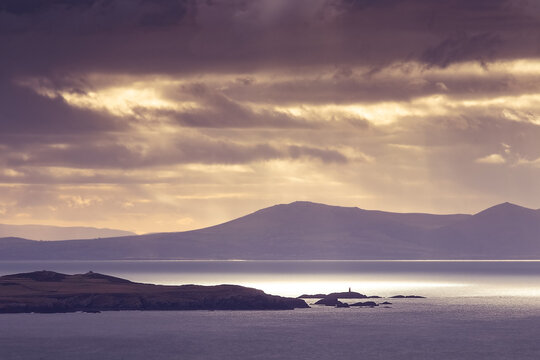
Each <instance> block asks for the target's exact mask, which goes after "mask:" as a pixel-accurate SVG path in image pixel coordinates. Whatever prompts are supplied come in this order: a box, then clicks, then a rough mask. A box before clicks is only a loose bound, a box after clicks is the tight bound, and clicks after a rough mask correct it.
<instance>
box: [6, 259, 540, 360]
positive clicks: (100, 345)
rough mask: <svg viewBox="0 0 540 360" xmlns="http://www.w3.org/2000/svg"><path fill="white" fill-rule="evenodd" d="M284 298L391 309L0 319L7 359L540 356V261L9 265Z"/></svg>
mask: <svg viewBox="0 0 540 360" xmlns="http://www.w3.org/2000/svg"><path fill="white" fill-rule="evenodd" d="M43 269H47V270H55V271H60V272H65V273H80V272H86V271H89V270H92V271H98V272H103V273H107V274H112V275H116V276H121V277H125V278H128V279H131V280H135V281H144V282H153V283H161V284H183V283H199V284H219V283H235V284H242V285H248V286H254V287H257V288H261V289H264V290H266V291H267V292H270V293H274V294H279V295H291V296H297V295H299V294H301V293H304V292H308V293H310V292H311V293H313V292H330V291H335V290H339V291H344V290H347V288H348V287H349V286H350V287H352V288H353V290H356V291H359V292H363V293H367V294H368V295H375V294H376V295H382V296H389V295H395V294H398V293H404V294H418V295H424V296H428V298H427V299H392V300H391V301H392V303H393V304H392V305H391V307H389V308H385V307H382V306H381V307H378V308H373V309H359V308H351V309H335V308H328V307H319V306H314V307H313V308H311V309H301V310H294V311H253V312H244V311H193V312H189V311H185V312H182V311H171V312H104V313H101V314H81V313H75V314H8V315H0V359H2V360H4V359H5V360H11V359H30V360H31V359H59V360H63V359H75V358H76V359H130V360H131V359H134V360H138V359H187V360H190V359H299V360H302V359H309V360H314V359H321V360H326V359H360V358H363V359H442V360H447V359H448V360H449V359H535V360H536V359H540V342H539V341H538V339H540V262H495V261H494V262H447V261H445V262H409V261H407V262H387V261H386V262H379V261H376V262H366V261H339V262H336V261H323V262H321V261H302V262H291V261H278V262H276V261H266V262H260V261H212V262H208V261H158V262H156V261H144V262H140V261H121V262H25V263H20V262H2V263H0V274H2V275H3V274H8V273H15V272H23V271H33V270H43Z"/></svg>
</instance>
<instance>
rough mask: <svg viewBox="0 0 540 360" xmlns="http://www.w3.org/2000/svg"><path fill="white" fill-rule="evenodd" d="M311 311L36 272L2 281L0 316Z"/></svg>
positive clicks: (235, 294)
mask: <svg viewBox="0 0 540 360" xmlns="http://www.w3.org/2000/svg"><path fill="white" fill-rule="evenodd" d="M308 307H309V306H308V305H307V304H306V302H305V301H304V300H302V299H295V298H286V297H281V296H275V295H268V294H266V293H264V292H263V291H261V290H257V289H252V288H247V287H243V286H237V285H216V286H200V285H181V286H166V285H153V284H142V283H135V282H131V281H129V280H125V279H121V278H117V277H113V276H108V275H103V274H99V273H94V272H88V273H86V274H76V275H66V274H61V273H57V272H53V271H36V272H30V273H22V274H14V275H6V276H2V277H0V313H30V312H36V313H65V312H76V311H84V312H100V311H109V310H292V309H295V308H308Z"/></svg>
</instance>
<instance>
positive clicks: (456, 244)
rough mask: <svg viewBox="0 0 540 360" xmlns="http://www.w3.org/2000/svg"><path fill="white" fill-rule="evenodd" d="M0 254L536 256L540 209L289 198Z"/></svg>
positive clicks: (2, 248)
mask: <svg viewBox="0 0 540 360" xmlns="http://www.w3.org/2000/svg"><path fill="white" fill-rule="evenodd" d="M0 259H4V260H30V259H34V260H38V259H43V260H45V259H47V260H61V259H62V260H63V259H66V260H68V259H69V260H117V259H123V260H127V259H148V260H151V259H269V260H273V259H290V260H293V259H306V260H307V259H326V260H338V259H343V260H348V259H350V260H352V259H359V260H360V259H373V260H377V259H540V210H533V209H528V208H524V207H521V206H518V205H514V204H510V203H503V204H499V205H496V206H493V207H490V208H488V209H486V210H483V211H481V212H479V213H477V214H474V215H467V214H454V215H433V214H421V213H392V212H383V211H374V210H363V209H359V208H356V207H339V206H329V205H324V204H317V203H311V202H293V203H290V204H281V205H275V206H272V207H269V208H265V209H262V210H259V211H256V212H254V213H252V214H249V215H246V216H243V217H240V218H238V219H235V220H232V221H229V222H226V223H223V224H220V225H216V226H212V227H208V228H204V229H199V230H192V231H185V232H172V233H158V234H147V235H136V236H123V237H113V238H100V239H88V240H64V241H54V242H46V241H41V242H40V241H32V240H26V239H20V238H14V237H10V238H3V239H0Z"/></svg>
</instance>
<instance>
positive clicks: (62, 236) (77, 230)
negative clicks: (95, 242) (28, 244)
mask: <svg viewBox="0 0 540 360" xmlns="http://www.w3.org/2000/svg"><path fill="white" fill-rule="evenodd" d="M132 235H135V233H132V232H131V231H124V230H116V229H106V228H104V229H98V228H93V227H83V226H69V227H64V226H49V225H6V224H0V238H3V237H19V238H24V239H29V240H47V241H51V240H77V239H95V238H108V237H114V236H132Z"/></svg>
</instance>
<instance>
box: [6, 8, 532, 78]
mask: <svg viewBox="0 0 540 360" xmlns="http://www.w3.org/2000/svg"><path fill="white" fill-rule="evenodd" d="M17 4H18V2H17V1H15V0H13V1H7V2H5V3H4V5H3V7H2V8H1V9H0V24H2V25H0V29H1V30H0V32H1V33H0V41H1V43H2V45H3V46H2V52H3V53H4V54H7V56H3V57H2V59H1V60H0V64H1V65H2V67H3V68H4V69H7V71H12V72H13V71H17V72H19V73H25V72H27V73H28V72H30V73H32V72H38V73H45V74H49V75H50V74H54V73H55V72H66V71H67V72H69V71H79V72H86V71H90V72H95V71H101V72H109V71H124V72H129V73H156V72H162V73H167V72H171V71H174V72H180V73H186V72H200V71H205V70H206V71H211V72H216V71H218V72H219V71H225V70H226V69H229V70H234V71H237V72H239V71H248V72H249V71H254V70H257V69H260V68H275V67H284V66H285V67H286V66H316V65H321V64H323V65H328V64H335V65H347V64H348V65H354V64H361V65H367V66H371V67H373V68H374V69H377V68H380V67H384V66H385V65H387V64H391V63H396V62H402V61H411V60H412V61H414V60H417V61H421V62H425V63H426V64H427V65H434V66H447V65H449V64H451V63H453V62H459V61H465V60H478V61H483V62H489V61H493V60H496V59H498V58H504V59H512V58H520V57H523V56H537V55H538V53H539V49H538V46H537V40H536V39H537V38H538V36H539V34H540V26H539V24H540V22H539V18H538V17H539V16H538V15H536V14H539V13H540V12H539V11H537V10H538V6H537V5H535V3H534V2H517V1H502V0H495V1H493V0H489V1H488V0H478V1H472V2H471V1H466V0H452V1H430V0H412V1H375V2H372V1H360V2H356V1H348V0H345V1H337V0H336V1H330V0H327V1H322V0H319V1H271V0H261V1H247V2H244V1H179V0H168V1H157V2H156V1H145V0H137V1H127V0H95V1H83V2H80V3H79V2H69V1H37V0H36V1H28V2H26V1H23V2H22V3H21V5H17Z"/></svg>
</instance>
